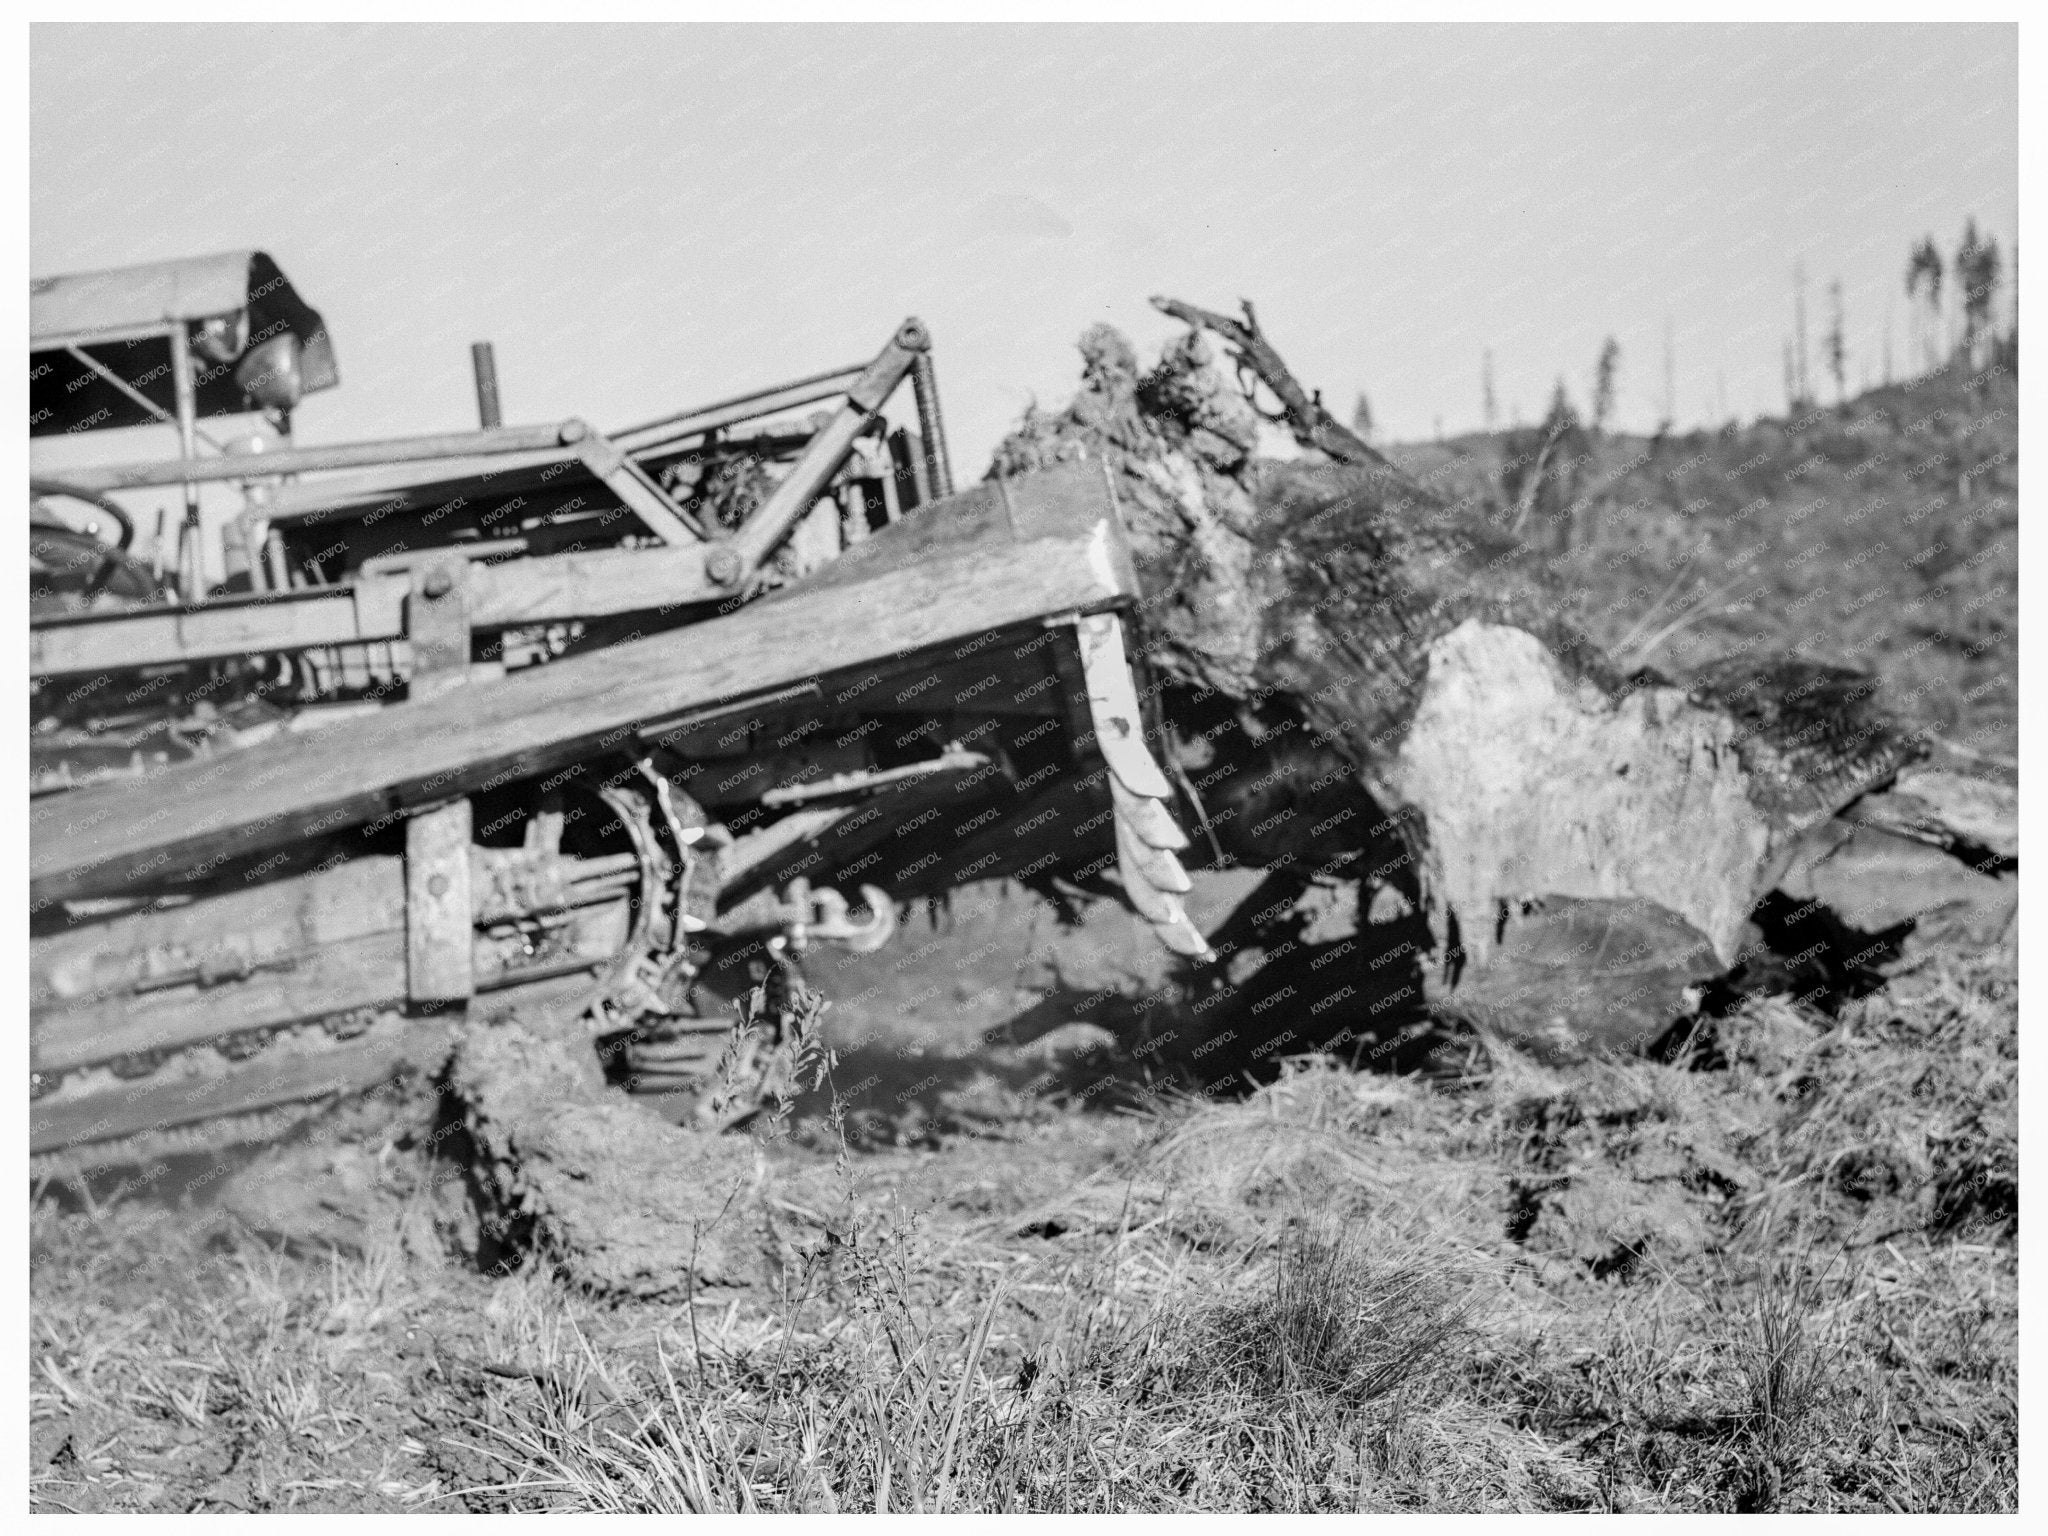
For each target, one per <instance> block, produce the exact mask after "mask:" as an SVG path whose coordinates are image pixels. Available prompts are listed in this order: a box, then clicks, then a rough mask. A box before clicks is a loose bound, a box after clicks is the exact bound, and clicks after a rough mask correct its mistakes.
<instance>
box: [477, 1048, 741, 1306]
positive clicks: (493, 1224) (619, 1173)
mask: <svg viewBox="0 0 2048 1536" xmlns="http://www.w3.org/2000/svg"><path fill="white" fill-rule="evenodd" d="M449 1087H450V1089H451V1091H452V1092H453V1094H454V1096H455V1098H456V1099H457V1100H458V1101H459V1103H460V1105H461V1109H462V1117H463V1124H464V1126H465V1127H466V1128H467V1130H468V1133H469V1135H470V1137H471V1138H472V1140H473V1141H474V1143H475V1147H476V1156H477V1165H476V1174H477V1178H478V1181H479V1184H480V1187H481V1190H482V1193H483V1196H484V1199H485V1201H486V1203H487V1205H488V1207H489V1214H488V1216H487V1218H486V1230H487V1231H489V1232H491V1233H492V1234H493V1235H494V1236H496V1238H497V1239H498V1240H499V1241H500V1242H502V1243H504V1244H506V1245H507V1246H508V1247H511V1248H513V1249H515V1250H529V1249H530V1250H531V1251H532V1252H533V1253H535V1254H536V1255H538V1256H539V1257H540V1258H541V1259H543V1260H544V1261H545V1262H547V1263H550V1264H552V1265H553V1266H554V1267H555V1268H556V1270H557V1271H558V1272H559V1273H560V1274H561V1276H562V1277H563V1278H564V1279H565V1280H568V1281H569V1282H571V1283H572V1284H575V1285H579V1286H583V1287H586V1288H588V1289H590V1290H592V1291H596V1292H600V1293H605V1294H614V1295H626V1296H642V1297H651V1296H664V1295H671V1294H675V1295H680V1294H682V1293H684V1292H685V1291H686V1290H688V1289H689V1288H690V1287H691V1286H692V1284H693V1283H694V1284H695V1285H698V1286H732V1285H746V1284H750V1283H752V1282H754V1281H756V1280H758V1279H760V1278H761V1277H762V1274H763V1271H764V1266H765V1263H766V1259H765V1254H764V1243H765V1226H764V1222H763V1214H762V1204H761V1202H762V1191H763V1185H764V1183H765V1180H766V1170H765V1167H764V1165H763V1163H762V1160H761V1158H760V1155H759V1151H758V1149H757V1148H756V1147H755V1145H754V1143H753V1142H751V1141H749V1140H747V1139H746V1138H744V1137H739V1136H719V1135H714V1134H708V1133H704V1132H699V1131H693V1130H687V1129H684V1128H681V1127H678V1126H674V1125H669V1124H667V1123H666V1122H664V1121H662V1120H659V1119H657V1118H656V1117H655V1116H653V1115H652V1114H650V1113H648V1112H647V1111H646V1110H644V1109H641V1108H639V1107H637V1106H636V1105H634V1104H632V1103H631V1102H630V1101H627V1100H625V1099H623V1098H620V1097H619V1096H617V1095H613V1094H608V1093H607V1092H606V1091H605V1087H604V1082H603V1079H602V1077H601V1076H600V1075H599V1073H598V1070H597V1063H596V1059H595V1057H594V1055H593V1054H592V1053H591V1052H590V1051H589V1049H588V1047H587V1046H583V1047H580V1048H579V1046H578V1044H577V1043H576V1042H574V1041H571V1040H567V1039H564V1038H561V1037H559V1036H556V1035H552V1034H548V1033H544V1032H541V1031H537V1030H532V1029H527V1028H523V1027H521V1026H520V1025H518V1024H517V1023H514V1022H511V1021H503V1022H500V1023H497V1024H494V1025H487V1026H485V1027H483V1028H480V1029H475V1030H472V1031H470V1032H469V1034H468V1035H467V1036H466V1037H465V1039H464V1040H463V1041H462V1043H461V1044H460V1046H458V1048H457V1050H456V1054H455V1060H454V1062H453V1063H452V1065H451V1066H450V1069H449ZM693 1275H694V1281H693V1279H692V1276H693Z"/></svg>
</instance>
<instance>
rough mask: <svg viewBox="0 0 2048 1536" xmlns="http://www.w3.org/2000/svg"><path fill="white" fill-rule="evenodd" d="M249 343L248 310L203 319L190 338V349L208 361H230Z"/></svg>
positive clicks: (223, 363)
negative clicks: (206, 319)
mask: <svg viewBox="0 0 2048 1536" xmlns="http://www.w3.org/2000/svg"><path fill="white" fill-rule="evenodd" d="M248 344H249V312H248V311H247V310H242V311H240V312H239V313H237V314H232V315H219V316H216V317H215V318H214V319H212V320H208V321H205V322H204V323H202V324H201V325H200V327H199V330H198V333H197V334H196V335H194V336H193V338H192V350H193V351H194V352H197V353H198V354H199V355H200V356H201V357H203V358H205V359H206V360H207V361H208V362H210V363H220V364H222V365H225V364H228V363H232V362H233V361H234V360H235V359H236V358H238V357H240V356H241V355H242V348H243V347H245V346H247V345H248Z"/></svg>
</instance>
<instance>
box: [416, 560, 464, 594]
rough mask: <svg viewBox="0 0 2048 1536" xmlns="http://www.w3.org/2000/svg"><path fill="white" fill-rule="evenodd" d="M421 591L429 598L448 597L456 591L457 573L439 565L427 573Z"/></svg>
mask: <svg viewBox="0 0 2048 1536" xmlns="http://www.w3.org/2000/svg"><path fill="white" fill-rule="evenodd" d="M420 590H421V591H422V592H425V593H426V594H427V596H429V597H435V598H439V597H446V596H447V595H448V594H449V593H450V592H452V591H454V590H455V573H454V572H453V571H451V570H449V569H448V567H447V566H445V565H437V566H435V567H434V568H433V569H432V570H431V571H429V572H427V579H426V580H425V581H424V582H422V583H421V584H420Z"/></svg>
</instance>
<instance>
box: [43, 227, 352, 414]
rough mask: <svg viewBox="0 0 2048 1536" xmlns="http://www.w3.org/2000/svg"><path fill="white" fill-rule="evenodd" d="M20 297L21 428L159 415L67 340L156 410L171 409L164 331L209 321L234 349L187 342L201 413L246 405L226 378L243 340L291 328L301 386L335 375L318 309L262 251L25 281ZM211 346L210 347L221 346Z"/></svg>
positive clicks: (321, 384)
mask: <svg viewBox="0 0 2048 1536" xmlns="http://www.w3.org/2000/svg"><path fill="white" fill-rule="evenodd" d="M28 299H29V434H30V435H31V436H32V437H47V436H51V435H53V434H58V433H65V432H75V431H78V432H82V431H96V430H101V429H105V428H111V427H132V426H139V425H143V424H146V423H148V422H151V421H155V420H157V419H158V418H157V417H155V416H153V415H152V414H151V413H150V412H149V411H147V410H145V409H144V408H143V407H142V406H141V405H139V404H138V403H137V402H136V401H135V400H133V399H131V398H130V397H129V396H128V395H127V394H126V393H124V392H123V391H122V390H120V389H119V388H117V387H116V386H115V385H114V384H112V383H110V382H109V381H108V380H106V379H105V378H103V377H101V376H100V375H99V374H98V373H96V372H95V371H94V370H93V369H92V368H91V367H89V366H88V365H87V364H86V363H84V362H82V361H81V360H80V359H79V358H78V356H77V355H76V354H75V353H74V352H73V351H72V350H70V349H71V348H76V349H77V350H78V351H81V352H84V353H85V354H86V355H87V356H89V357H90V358H92V359H93V361H94V362H97V363H99V364H100V366H101V367H103V368H105V369H107V370H108V372H110V373H113V374H115V375H116V376H118V377H119V378H121V379H122V380H123V381H124V382H126V383H127V384H128V385H129V386H130V387H131V388H133V389H135V390H136V391H137V392H139V393H140V394H142V395H143V396H145V397H146V398H147V399H149V400H151V401H154V402H155V403H156V404H157V405H158V406H159V407H161V408H162V409H163V410H164V411H166V412H169V411H172V410H173V409H174V408H175V404H176V390H175V387H174V385H173V383H172V379H171V367H170V362H171V348H170V340H169V337H170V334H171V331H172V330H173V329H174V328H175V327H177V326H179V325H184V326H186V327H188V328H199V327H202V326H203V325H204V324H205V323H206V322H209V321H213V322H225V323H223V324H219V325H217V326H216V327H215V329H216V330H217V331H218V332H219V333H220V334H221V335H222V336H223V337H224V338H226V339H228V341H229V343H230V344H231V345H233V344H236V343H238V344H239V345H238V346H237V348H236V350H235V351H234V353H233V355H232V356H226V357H224V358H223V357H221V356H217V355H216V356H208V355H206V354H205V349H204V348H195V349H194V353H193V355H194V357H195V358H197V359H198V361H199V363H200V365H201V370H200V374H199V379H198V408H199V414H200V415H201V416H232V415H238V414H240V413H242V412H245V411H250V410H253V409H255V407H254V406H253V405H252V404H251V403H250V402H249V401H248V399H247V398H246V397H244V395H243V394H242V390H241V386H240V385H238V384H237V383H236V382H235V377H234V375H235V364H236V363H237V362H239V361H240V359H241V356H242V353H243V352H245V351H246V350H247V349H248V348H249V347H253V346H255V345H257V344H258V343H260V342H262V341H265V340H267V339H269V338H270V337H272V336H276V335H278V334H280V333H283V332H290V333H291V334H292V335H295V336H296V337H298V339H299V346H300V349H301V350H300V354H299V371H300V375H301V377H302V380H303V387H304V389H305V391H306V392H307V393H309V394H310V393H311V392H312V391H314V390H316V389H330V388H332V387H333V386H334V385H335V384H337V383H339V382H340V380H341V375H340V373H339V371H338V370H337V369H336V367H335V363H334V348H333V344H332V343H331V342H330V341H329V340H328V336H327V327H326V323H325V322H324V321H323V320H322V319H321V318H320V314H319V311H317V310H315V309H313V308H312V307H311V306H310V305H308V304H307V303H306V301H305V300H303V299H301V298H300V297H299V295H298V293H297V291H296V290H294V289H293V287H292V285H291V283H290V282H289V281H288V280H287V279H286V277H285V275H284V274H283V273H282V272H281V271H279V270H278V266H277V263H276V262H275V261H273V260H271V259H270V257H269V256H268V255H267V254H265V253H264V252H262V251H226V252H223V253H221V254H220V255H217V256H193V257H187V258H185V259H183V260H179V261H158V262H150V263H148V264H146V265H143V266H137V267H118V268H115V269H113V270H110V271H105V272H80V273H73V274H68V275H64V276H58V277H40V278H31V279H30V280H29V285H28ZM221 350H222V349H221V348H219V347H216V348H215V351H216V352H219V351H221Z"/></svg>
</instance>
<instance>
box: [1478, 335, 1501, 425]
mask: <svg viewBox="0 0 2048 1536" xmlns="http://www.w3.org/2000/svg"><path fill="white" fill-rule="evenodd" d="M1479 407H1480V410H1481V412H1482V413H1483V414H1484V415H1485V418H1486V430H1487V431H1489V432H1491V431H1492V430H1493V424H1494V422H1496V421H1498V420H1499V419H1500V401H1499V400H1498V399H1497V398H1496V397H1495V395H1494V393H1493V349H1492V348H1491V347H1489V348H1488V349H1487V350H1486V353H1485V355H1484V356H1483V357H1482V358H1481V359H1480V363H1479Z"/></svg>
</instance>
